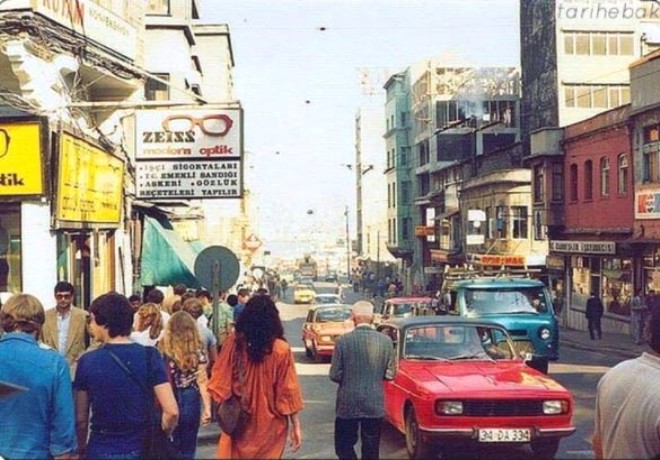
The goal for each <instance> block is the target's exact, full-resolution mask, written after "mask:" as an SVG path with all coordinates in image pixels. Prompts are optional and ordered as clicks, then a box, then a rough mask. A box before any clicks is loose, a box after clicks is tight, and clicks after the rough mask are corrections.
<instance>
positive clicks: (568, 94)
mask: <svg viewBox="0 0 660 460" xmlns="http://www.w3.org/2000/svg"><path fill="white" fill-rule="evenodd" d="M564 104H565V105H566V107H575V86H568V85H564Z"/></svg>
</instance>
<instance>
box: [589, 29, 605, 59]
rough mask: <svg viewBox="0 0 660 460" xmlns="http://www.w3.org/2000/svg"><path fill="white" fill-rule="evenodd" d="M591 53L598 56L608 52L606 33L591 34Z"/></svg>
mask: <svg viewBox="0 0 660 460" xmlns="http://www.w3.org/2000/svg"><path fill="white" fill-rule="evenodd" d="M591 54H593V55H597V56H604V55H605V54H607V39H606V35H605V34H596V33H594V34H591Z"/></svg>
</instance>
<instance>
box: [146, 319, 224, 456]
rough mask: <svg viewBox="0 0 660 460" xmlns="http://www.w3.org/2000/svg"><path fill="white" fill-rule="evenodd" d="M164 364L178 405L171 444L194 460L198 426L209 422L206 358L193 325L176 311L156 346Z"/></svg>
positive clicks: (209, 407)
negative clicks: (177, 421)
mask: <svg viewBox="0 0 660 460" xmlns="http://www.w3.org/2000/svg"><path fill="white" fill-rule="evenodd" d="M158 348H159V349H160V350H161V352H162V353H163V355H164V357H165V361H166V363H167V372H168V375H169V378H170V383H171V384H172V388H173V390H174V396H175V397H176V400H177V404H178V406H179V414H180V417H179V424H178V426H177V427H176V429H175V430H174V433H173V439H174V444H175V445H176V446H177V448H178V449H179V451H180V452H181V453H182V454H183V455H184V456H185V457H186V458H190V459H193V458H195V448H196V445H197V432H198V431H199V426H200V423H201V424H203V425H206V424H208V423H209V422H210V421H211V399H210V396H209V394H208V392H207V385H208V378H207V374H206V367H207V365H208V359H207V358H206V355H205V353H204V348H203V345H202V339H201V336H200V334H199V329H198V328H197V323H196V321H195V320H194V319H193V317H192V316H190V314H188V313H186V312H185V311H178V312H176V313H174V314H173V315H172V317H171V318H170V320H169V321H168V322H167V326H166V327H165V333H164V334H163V338H162V339H161V340H160V342H159V343H158Z"/></svg>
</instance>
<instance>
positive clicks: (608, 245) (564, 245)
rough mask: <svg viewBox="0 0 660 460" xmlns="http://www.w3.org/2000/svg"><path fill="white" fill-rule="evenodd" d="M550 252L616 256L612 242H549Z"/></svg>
mask: <svg viewBox="0 0 660 460" xmlns="http://www.w3.org/2000/svg"><path fill="white" fill-rule="evenodd" d="M550 250H551V251H554V252H573V253H575V252H578V253H582V254H616V244H615V243H614V242H613V241H560V240H554V241H550Z"/></svg>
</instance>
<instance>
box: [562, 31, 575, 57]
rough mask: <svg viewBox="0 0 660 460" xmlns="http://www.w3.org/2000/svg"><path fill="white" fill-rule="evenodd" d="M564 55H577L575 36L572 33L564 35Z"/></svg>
mask: <svg viewBox="0 0 660 460" xmlns="http://www.w3.org/2000/svg"><path fill="white" fill-rule="evenodd" d="M564 53H565V54H575V35H574V34H572V33H567V34H564Z"/></svg>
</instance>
